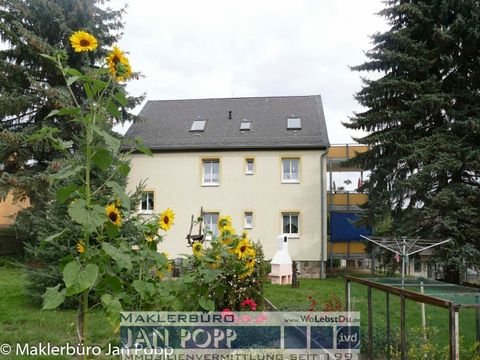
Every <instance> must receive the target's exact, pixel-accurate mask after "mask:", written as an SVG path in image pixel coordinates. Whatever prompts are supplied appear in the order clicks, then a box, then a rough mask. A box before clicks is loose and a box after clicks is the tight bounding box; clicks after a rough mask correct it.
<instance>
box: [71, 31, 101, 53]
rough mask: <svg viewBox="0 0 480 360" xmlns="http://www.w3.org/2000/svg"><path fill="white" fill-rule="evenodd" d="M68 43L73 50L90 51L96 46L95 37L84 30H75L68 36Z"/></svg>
mask: <svg viewBox="0 0 480 360" xmlns="http://www.w3.org/2000/svg"><path fill="white" fill-rule="evenodd" d="M70 43H71V44H72V47H73V50H74V51H75V52H82V51H92V50H95V49H96V48H97V46H98V43H97V39H95V37H94V36H93V35H90V34H89V33H87V32H86V31H76V32H74V33H73V34H72V36H70Z"/></svg>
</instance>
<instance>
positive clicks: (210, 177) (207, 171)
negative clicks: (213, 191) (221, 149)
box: [203, 159, 220, 185]
mask: <svg viewBox="0 0 480 360" xmlns="http://www.w3.org/2000/svg"><path fill="white" fill-rule="evenodd" d="M219 171H220V160H219V159H204V160H203V185H218V184H219V183H220V175H219Z"/></svg>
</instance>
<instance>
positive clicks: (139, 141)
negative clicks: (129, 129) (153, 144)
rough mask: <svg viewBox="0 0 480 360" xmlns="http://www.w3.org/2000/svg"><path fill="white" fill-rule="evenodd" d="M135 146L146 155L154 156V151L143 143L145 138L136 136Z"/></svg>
mask: <svg viewBox="0 0 480 360" xmlns="http://www.w3.org/2000/svg"><path fill="white" fill-rule="evenodd" d="M135 146H136V149H137V150H138V151H140V152H142V153H144V154H145V155H148V156H153V154H152V151H151V150H150V149H149V148H148V147H146V146H145V145H144V144H143V140H142V139H141V138H139V137H136V138H135Z"/></svg>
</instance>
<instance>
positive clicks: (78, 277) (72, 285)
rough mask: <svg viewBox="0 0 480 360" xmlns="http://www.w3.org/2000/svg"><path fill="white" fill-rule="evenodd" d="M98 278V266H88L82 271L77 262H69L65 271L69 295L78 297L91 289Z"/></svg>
mask: <svg viewBox="0 0 480 360" xmlns="http://www.w3.org/2000/svg"><path fill="white" fill-rule="evenodd" d="M97 278H98V266H97V265H95V264H87V266H86V267H85V269H82V268H81V266H80V264H79V263H78V262H77V261H72V262H69V263H68V264H67V265H66V266H65V268H64V269H63V281H64V282H65V286H66V287H67V293H66V294H67V295H68V296H71V295H76V294H79V293H81V292H82V291H85V290H87V289H89V288H91V287H92V286H93V285H94V284H95V282H96V281H97Z"/></svg>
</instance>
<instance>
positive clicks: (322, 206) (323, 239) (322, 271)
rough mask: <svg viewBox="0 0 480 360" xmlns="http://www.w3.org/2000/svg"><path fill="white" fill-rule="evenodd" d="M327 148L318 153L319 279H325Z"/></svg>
mask: <svg viewBox="0 0 480 360" xmlns="http://www.w3.org/2000/svg"><path fill="white" fill-rule="evenodd" d="M327 153H328V149H325V152H324V153H323V154H322V155H320V221H321V222H322V226H321V235H320V238H321V242H320V279H325V278H326V276H325V261H324V251H323V250H324V249H323V248H324V246H325V244H326V241H327V236H326V233H327V229H326V223H327V221H326V218H325V216H326V214H325V207H326V201H325V195H326V191H327V190H326V187H325V177H324V176H323V175H324V173H325V176H326V171H324V170H325V169H324V160H325V157H326V156H327Z"/></svg>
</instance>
